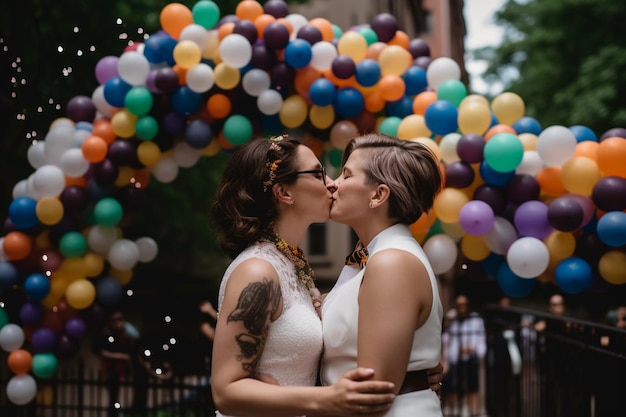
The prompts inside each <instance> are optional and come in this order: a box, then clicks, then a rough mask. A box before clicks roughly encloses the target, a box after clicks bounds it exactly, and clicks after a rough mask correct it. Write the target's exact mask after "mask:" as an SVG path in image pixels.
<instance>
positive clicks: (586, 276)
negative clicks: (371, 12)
mask: <svg viewBox="0 0 626 417" xmlns="http://www.w3.org/2000/svg"><path fill="white" fill-rule="evenodd" d="M160 23H161V27H162V30H160V31H158V32H157V33H154V34H152V35H151V36H150V37H149V38H147V39H146V40H145V42H143V43H140V44H134V45H132V46H129V47H128V48H127V49H125V50H124V51H123V53H122V54H121V55H120V56H106V57H103V58H102V59H101V60H100V61H99V62H98V64H97V65H96V68H95V76H96V78H97V81H98V83H99V85H98V86H97V87H96V88H95V90H94V91H93V93H92V95H91V97H88V96H82V95H79V96H75V97H74V98H72V99H71V100H70V101H69V103H68V104H67V108H66V113H67V117H65V118H61V119H58V120H56V121H54V122H53V123H52V124H51V126H50V129H49V131H48V132H47V134H46V137H45V140H44V141H39V142H36V143H33V144H32V145H31V147H30V148H29V149H28V154H27V158H28V161H29V163H30V164H31V166H32V167H33V168H34V172H33V173H32V174H31V175H30V176H29V177H28V178H26V179H24V180H22V181H19V182H18V183H17V184H15V186H14V188H13V200H12V202H11V204H10V207H9V219H8V220H7V222H6V224H5V232H6V234H5V235H4V237H2V241H1V243H2V244H1V246H0V247H1V252H2V253H1V258H0V259H2V260H0V295H1V294H2V293H3V292H5V291H7V290H8V289H9V288H14V287H16V286H18V287H21V288H22V289H23V291H24V292H25V294H26V301H25V302H24V304H23V305H22V306H21V307H20V308H19V312H17V313H18V314H17V317H15V318H14V317H10V316H9V315H8V314H7V312H6V310H5V309H2V308H0V347H2V349H4V350H5V351H6V352H8V353H9V355H8V367H9V368H10V370H11V371H12V372H13V373H14V375H13V376H12V377H11V379H10V380H9V382H8V384H7V387H6V391H7V396H8V398H9V400H10V401H11V402H13V403H15V404H26V403H28V402H30V401H32V400H33V398H34V397H35V395H36V391H37V382H36V380H35V378H33V375H34V376H35V377H38V378H49V377H51V376H52V375H54V373H55V372H56V369H57V366H58V360H57V358H59V357H67V355H68V352H69V354H71V352H75V349H74V347H75V346H76V345H77V343H78V342H79V340H80V338H81V337H82V336H83V335H84V334H85V332H86V330H87V329H88V327H89V325H90V323H89V320H88V319H87V318H86V317H85V315H81V314H80V313H81V312H84V311H87V309H88V308H89V307H90V306H92V305H94V304H97V303H100V304H102V305H110V304H113V303H115V302H116V301H117V300H119V298H120V297H121V296H122V293H123V286H124V285H125V284H127V283H128V282H129V281H130V280H131V277H132V270H133V267H134V266H135V265H136V264H137V263H138V262H150V261H151V260H153V259H154V258H155V257H156V256H157V252H158V248H157V244H156V243H155V241H154V240H153V239H152V238H150V237H142V238H139V239H136V240H131V239H128V238H127V237H125V236H124V230H123V227H122V225H121V223H120V222H121V220H122V218H123V216H124V212H125V208H126V206H127V205H128V204H132V201H133V198H135V197H136V196H137V194H141V193H142V190H143V189H144V188H145V187H146V186H147V185H148V184H149V183H150V181H151V180H152V179H154V180H156V181H159V182H162V183H169V182H171V181H173V180H174V179H175V178H176V177H177V174H178V172H179V169H180V168H190V167H192V166H194V165H195V164H196V162H197V161H198V160H199V159H200V158H202V157H211V156H214V155H216V154H217V153H219V152H220V151H222V150H230V149H233V148H235V147H237V146H239V145H241V144H243V143H245V142H247V141H249V140H252V139H253V138H254V137H257V136H267V135H269V134H274V133H281V132H284V131H290V130H296V131H297V132H298V134H300V135H301V136H304V138H305V140H306V141H307V144H309V145H310V146H311V148H312V149H314V151H315V152H316V153H317V155H318V156H319V157H320V158H323V159H324V161H326V163H328V164H331V165H333V166H336V165H337V164H338V161H339V159H340V155H341V152H342V149H343V148H344V147H345V144H346V143H347V141H348V140H349V139H350V138H351V137H353V136H355V135H357V134H358V133H359V132H362V131H372V130H377V131H380V132H383V133H387V134H391V135H394V136H397V137H399V138H401V139H405V140H415V141H419V142H421V143H423V144H425V145H427V146H428V147H430V148H431V149H433V151H434V152H435V153H436V154H437V155H438V156H439V157H440V159H441V169H442V171H443V173H444V174H445V178H446V183H445V187H444V189H443V191H442V192H441V194H440V195H439V196H438V197H437V199H436V201H435V205H434V208H433V210H432V211H431V212H430V213H428V214H427V215H424V216H422V218H421V219H420V220H419V221H418V222H416V223H415V224H414V225H412V230H413V232H414V234H415V236H416V237H417V238H418V239H419V240H420V241H421V242H423V244H424V248H425V250H426V252H427V254H428V256H429V258H430V260H431V262H432V264H433V267H434V269H435V271H436V272H437V273H445V272H447V271H448V270H450V269H451V268H453V266H454V265H455V264H456V262H457V258H459V257H462V259H463V260H464V261H465V262H473V263H477V264H481V265H482V266H483V267H484V268H485V269H490V270H491V271H493V275H495V276H496V277H497V281H498V284H499V286H500V288H501V289H502V291H503V292H504V293H505V294H507V295H509V296H511V297H524V296H526V295H528V294H529V293H530V292H531V291H532V290H533V288H534V286H535V284H536V282H537V281H538V280H541V281H550V282H553V283H554V284H555V285H556V286H558V287H559V288H560V289H561V290H562V291H563V292H567V293H574V294H576V293H581V292H584V291H587V290H588V289H589V286H590V285H591V283H592V280H600V281H602V282H604V283H605V284H607V285H609V286H610V285H623V284H624V283H626V253H625V251H624V245H626V213H625V212H624V209H626V163H624V161H626V129H623V128H614V129H611V130H609V131H607V132H605V133H604V134H602V135H601V136H600V137H599V138H598V137H597V136H596V134H595V133H594V132H593V131H591V130H590V129H589V128H587V127H585V126H580V125H578V126H570V127H564V126H558V125H556V126H549V127H546V128H542V126H541V125H540V123H539V122H538V121H537V120H535V119H533V118H530V117H527V116H525V115H524V112H525V105H524V102H523V100H522V98H521V97H519V96H518V95H516V94H514V93H510V92H504V93H502V94H500V95H498V96H496V97H495V98H494V99H493V100H491V102H489V100H488V99H487V98H485V97H483V96H481V95H477V94H468V90H467V88H466V86H465V85H464V84H463V83H462V82H461V81H460V75H461V71H460V68H459V66H458V64H457V63H456V62H454V61H453V60H452V59H450V58H446V57H440V58H436V59H433V58H431V57H430V50H429V47H428V45H427V44H426V43H425V42H424V41H423V40H421V39H409V37H408V36H407V34H406V33H405V32H403V31H402V30H400V29H399V27H398V23H397V21H396V19H395V18H394V17H393V16H392V15H390V14H386V13H383V14H379V15H377V16H375V17H374V18H373V19H372V21H371V22H370V23H369V24H363V25H359V26H356V27H352V28H350V29H349V30H346V31H343V30H342V29H341V28H339V27H338V26H337V25H335V24H333V23H331V22H330V21H328V20H326V19H323V18H314V19H311V20H307V19H306V18H305V17H304V16H302V15H299V14H295V13H290V12H289V10H288V6H287V5H286V4H285V3H284V2H282V1H280V0H270V1H268V2H267V3H265V4H264V5H261V4H260V3H257V2H256V1H254V0H243V1H241V2H240V3H239V4H238V6H237V8H236V13H235V14H234V15H227V16H221V14H220V10H219V7H218V6H217V5H216V4H215V3H214V2H213V1H211V0H199V1H197V2H196V3H195V4H194V5H193V7H192V8H188V7H187V6H185V5H183V4H180V3H171V4H168V5H166V6H165V7H164V8H163V9H162V11H161V13H160ZM0 299H1V298H0ZM0 307H1V305H0ZM49 311H54V312H56V313H58V314H56V316H57V317H58V318H59V319H58V320H57V321H56V322H54V324H50V322H48V321H46V320H45V319H44V318H45V316H46V312H49ZM31 374H32V375H31Z"/></svg>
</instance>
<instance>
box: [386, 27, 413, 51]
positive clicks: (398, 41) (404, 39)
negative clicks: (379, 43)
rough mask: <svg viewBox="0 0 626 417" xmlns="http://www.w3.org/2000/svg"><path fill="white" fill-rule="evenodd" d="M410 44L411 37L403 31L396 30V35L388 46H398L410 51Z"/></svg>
mask: <svg viewBox="0 0 626 417" xmlns="http://www.w3.org/2000/svg"><path fill="white" fill-rule="evenodd" d="M409 42H410V39H409V35H407V34H406V32H403V31H401V30H396V34H395V35H394V36H393V38H391V39H390V40H389V41H387V45H398V46H401V47H403V48H404V49H406V50H408V49H409Z"/></svg>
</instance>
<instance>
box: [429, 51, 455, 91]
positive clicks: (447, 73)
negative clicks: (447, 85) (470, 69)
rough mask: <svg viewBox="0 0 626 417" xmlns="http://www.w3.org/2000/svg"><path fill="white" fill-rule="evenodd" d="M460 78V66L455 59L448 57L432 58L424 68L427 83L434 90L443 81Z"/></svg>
mask: <svg viewBox="0 0 626 417" xmlns="http://www.w3.org/2000/svg"><path fill="white" fill-rule="evenodd" d="M460 79H461V67H459V64H457V63H456V61H454V60H453V59H451V58H448V57H441V58H437V59H434V60H433V61H432V62H431V63H430V64H429V65H428V69H427V70H426V80H427V81H428V85H429V86H430V87H431V88H432V89H433V90H435V91H437V89H439V86H440V85H441V84H442V83H443V82H444V81H448V80H460Z"/></svg>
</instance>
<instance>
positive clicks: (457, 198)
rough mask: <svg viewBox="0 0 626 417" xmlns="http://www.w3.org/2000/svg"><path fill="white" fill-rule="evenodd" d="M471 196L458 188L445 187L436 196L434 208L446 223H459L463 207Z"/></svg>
mask: <svg viewBox="0 0 626 417" xmlns="http://www.w3.org/2000/svg"><path fill="white" fill-rule="evenodd" d="M469 201H470V199H469V197H468V196H467V195H466V194H465V193H464V192H463V191H461V190H459V189H457V188H450V187H447V188H444V189H443V190H441V192H440V193H439V194H438V195H437V197H435V204H434V205H433V208H434V210H435V214H436V215H437V218H438V219H439V220H441V221H442V222H446V223H457V222H458V221H459V214H460V212H461V208H463V206H464V205H465V204H466V203H467V202H469Z"/></svg>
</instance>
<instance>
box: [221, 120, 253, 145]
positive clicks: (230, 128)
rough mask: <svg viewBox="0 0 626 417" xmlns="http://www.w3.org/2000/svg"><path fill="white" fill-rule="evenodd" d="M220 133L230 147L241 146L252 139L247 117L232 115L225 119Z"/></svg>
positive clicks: (250, 125) (250, 126)
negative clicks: (222, 133)
mask: <svg viewBox="0 0 626 417" xmlns="http://www.w3.org/2000/svg"><path fill="white" fill-rule="evenodd" d="M222 131H223V132H224V137H225V138H226V140H227V141H228V143H230V144H231V145H235V146H239V145H243V144H244V143H246V142H248V141H249V140H250V139H252V131H253V130H252V123H250V120H248V118H247V117H245V116H242V115H240V114H233V115H232V116H230V117H229V118H228V119H226V122H225V123H224V127H223V128H222Z"/></svg>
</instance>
